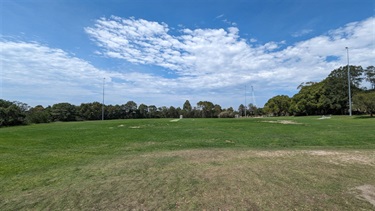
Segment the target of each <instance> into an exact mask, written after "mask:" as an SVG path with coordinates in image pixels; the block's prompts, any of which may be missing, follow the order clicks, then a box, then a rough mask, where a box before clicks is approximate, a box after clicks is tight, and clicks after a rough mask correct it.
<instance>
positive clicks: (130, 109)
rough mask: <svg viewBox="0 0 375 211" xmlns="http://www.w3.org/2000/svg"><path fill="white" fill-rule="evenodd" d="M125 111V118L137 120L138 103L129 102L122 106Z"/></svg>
mask: <svg viewBox="0 0 375 211" xmlns="http://www.w3.org/2000/svg"><path fill="white" fill-rule="evenodd" d="M122 108H123V110H124V111H125V114H126V117H125V118H135V117H136V114H137V103H135V102H134V101H128V102H127V103H125V104H124V105H123V106H122Z"/></svg>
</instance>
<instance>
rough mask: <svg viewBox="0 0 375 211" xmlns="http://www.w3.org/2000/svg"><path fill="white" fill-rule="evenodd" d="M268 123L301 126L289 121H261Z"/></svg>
mask: <svg viewBox="0 0 375 211" xmlns="http://www.w3.org/2000/svg"><path fill="white" fill-rule="evenodd" d="M262 122H268V123H275V124H283V125H301V124H302V123H298V122H295V121H291V120H277V121H262Z"/></svg>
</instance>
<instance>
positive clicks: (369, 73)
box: [365, 66, 375, 89]
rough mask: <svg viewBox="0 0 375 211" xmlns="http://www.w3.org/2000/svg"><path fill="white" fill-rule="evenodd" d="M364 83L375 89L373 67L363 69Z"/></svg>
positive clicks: (374, 71) (374, 70) (374, 68)
mask: <svg viewBox="0 0 375 211" xmlns="http://www.w3.org/2000/svg"><path fill="white" fill-rule="evenodd" d="M365 75H366V81H368V82H370V84H371V89H375V67H374V66H368V67H367V68H366V69H365Z"/></svg>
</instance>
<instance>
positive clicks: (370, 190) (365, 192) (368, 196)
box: [355, 185, 375, 207]
mask: <svg viewBox="0 0 375 211" xmlns="http://www.w3.org/2000/svg"><path fill="white" fill-rule="evenodd" d="M355 189H356V190H359V191H360V192H361V193H360V194H359V195H358V196H357V198H359V199H361V200H365V201H368V202H369V203H370V204H372V205H373V206H374V207H375V186H373V185H362V186H358V187H356V188H355Z"/></svg>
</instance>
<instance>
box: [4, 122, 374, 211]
mask: <svg viewBox="0 0 375 211" xmlns="http://www.w3.org/2000/svg"><path fill="white" fill-rule="evenodd" d="M285 120H286V121H289V123H293V124H282V123H281V122H282V121H285ZM283 123H285V122H283ZM287 123H288V122H287ZM297 123H298V124H297ZM374 128H375V119H371V118H349V117H332V118H331V119H324V120H319V119H318V117H301V118H296V117H288V118H259V119H182V120H180V121H172V122H171V121H170V119H152V120H150V119H147V120H116V121H96V122H72V123H52V124H43V125H31V126H21V127H12V128H1V129H0V178H1V180H0V193H1V194H0V210H19V209H35V210H40V209H48V210H66V209H75V210H82V209H109V210H113V209H117V210H124V209H125V210H129V209H136V210H140V209H146V210H150V209H161V210H166V209H175V208H180V209H184V210H186V209H187V210H194V209H199V210H202V209H208V210H212V209H222V210H224V209H231V210H233V209H236V210H238V209H240V210H243V209H252V210H264V209H266V210H271V209H281V210H290V209H303V210H313V209H323V210H343V209H344V210H350V209H354V208H358V207H359V208H361V209H365V210H366V209H368V210H371V209H373V207H372V205H371V204H369V203H368V202H366V201H363V200H359V199H358V198H356V195H358V193H357V192H356V191H355V190H354V188H355V187H357V186H360V185H364V184H368V185H373V186H375V183H374V182H375V180H374V179H373V178H375V152H374V148H375V133H374V132H373V131H374Z"/></svg>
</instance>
